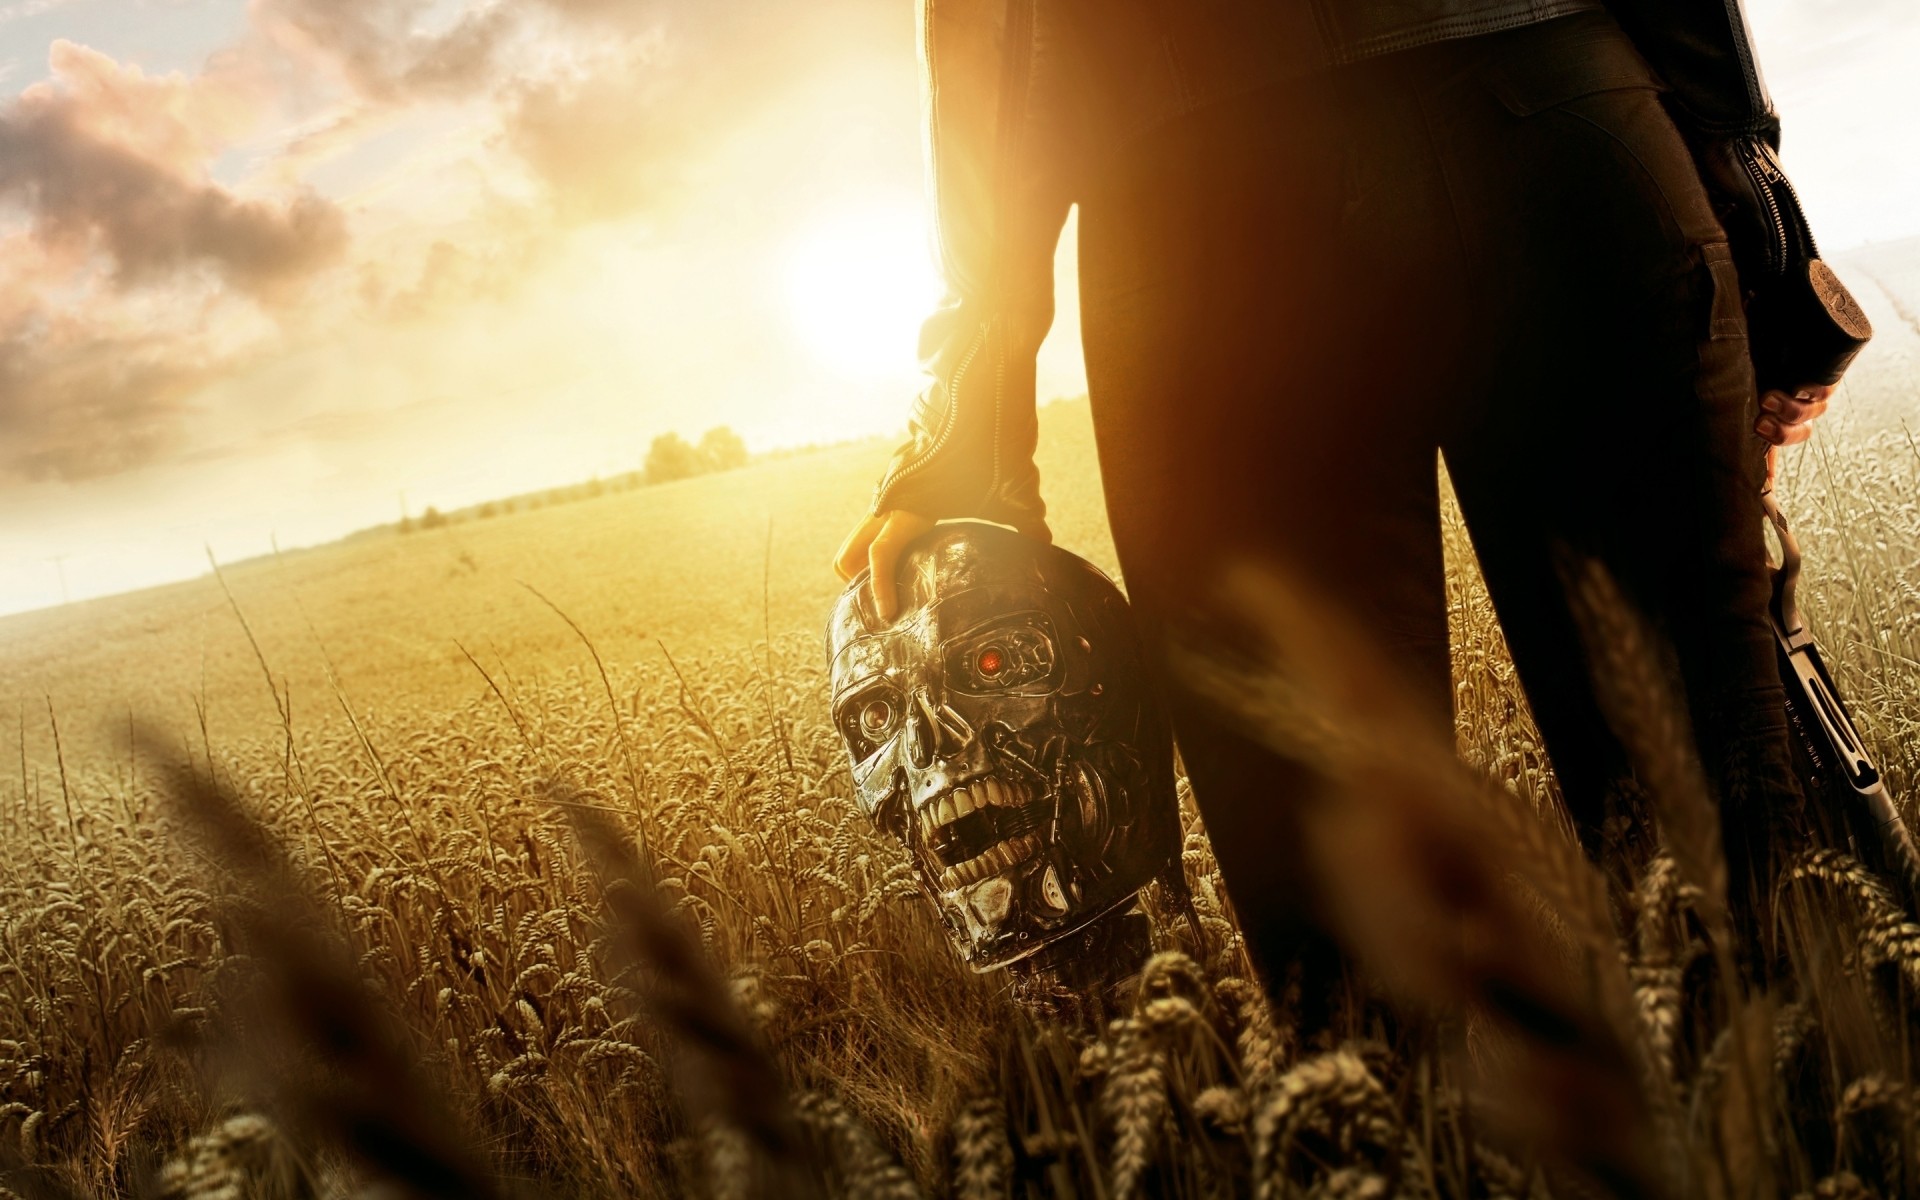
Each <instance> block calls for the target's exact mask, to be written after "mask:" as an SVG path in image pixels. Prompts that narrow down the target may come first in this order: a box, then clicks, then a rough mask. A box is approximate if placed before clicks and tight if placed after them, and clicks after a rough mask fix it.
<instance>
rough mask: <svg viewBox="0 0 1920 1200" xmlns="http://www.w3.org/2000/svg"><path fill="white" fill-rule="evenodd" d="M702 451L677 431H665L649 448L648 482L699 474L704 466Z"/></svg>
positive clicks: (669, 480)
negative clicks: (701, 458)
mask: <svg viewBox="0 0 1920 1200" xmlns="http://www.w3.org/2000/svg"><path fill="white" fill-rule="evenodd" d="M703 465H704V464H703V463H702V462H701V461H700V452H699V451H698V450H696V449H694V448H693V446H692V444H691V443H689V442H688V441H687V439H685V438H683V437H681V436H680V435H679V434H677V433H663V434H661V435H660V436H659V437H657V438H654V439H653V445H652V446H650V447H648V449H647V466H646V471H647V482H648V483H671V482H672V481H673V480H676V479H685V478H687V477H688V476H689V475H698V474H699V473H700V471H701V469H702V467H703Z"/></svg>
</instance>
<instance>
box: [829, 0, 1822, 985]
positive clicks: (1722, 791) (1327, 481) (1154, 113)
mask: <svg viewBox="0 0 1920 1200" xmlns="http://www.w3.org/2000/svg"><path fill="white" fill-rule="evenodd" d="M920 48H921V53H922V58H923V65H924V76H923V77H924V83H925V101H926V113H927V122H928V125H927V135H928V142H927V145H928V154H929V157H930V168H931V181H932V188H933V195H934V198H935V202H936V207H937V219H938V248H939V254H940V261H941V265H942V268H943V271H944V276H945V280H946V283H947V286H948V297H947V299H946V301H945V302H944V304H943V306H942V307H941V308H940V309H939V311H938V312H937V313H936V314H935V315H934V316H933V318H932V319H931V320H930V321H928V323H927V324H926V327H925V330H924V333H923V337H922V346H921V349H922V353H923V357H924V360H925V363H926V365H927V368H928V370H929V373H930V374H931V376H932V382H931V384H930V385H929V386H928V387H927V389H926V391H925V392H924V394H922V395H921V396H920V398H919V400H918V402H917V404H916V405H915V406H914V409H913V413H912V422H911V428H910V436H909V439H908V441H907V442H906V444H904V445H903V446H901V447H900V448H899V450H898V451H897V452H896V453H895V455H894V456H893V458H892V461H891V463H890V464H889V466H888V468H887V470H886V472H885V475H884V477H883V478H882V479H881V481H880V483H879V486H878V488H877V489H876V491H875V494H874V498H873V504H872V509H871V513H870V515H869V516H867V517H866V519H864V520H863V521H862V522H861V523H860V525H859V526H858V528H856V529H855V530H854V531H853V532H852V533H851V534H850V536H849V537H848V538H847V539H846V542H845V544H844V545H843V546H842V547H841V549H840V551H839V554H838V556H837V560H836V565H837V568H838V570H839V571H840V572H841V574H842V575H843V576H844V577H851V576H852V575H853V574H855V573H857V571H858V570H859V569H860V568H862V567H863V566H870V567H871V569H872V587H873V591H874V598H875V602H876V604H877V605H878V607H879V609H880V611H881V612H882V614H883V615H890V614H891V613H892V612H893V610H894V606H895V604H896V600H895V596H894V568H895V565H896V564H897V562H898V558H899V555H900V553H901V551H902V548H903V547H904V546H905V545H906V544H908V543H909V542H911V541H912V540H913V539H914V538H915V537H917V536H919V535H920V534H922V533H924V532H925V531H926V530H928V529H929V528H930V527H931V526H932V524H933V523H935V522H936V521H939V520H942V519H946V518H959V517H972V518H981V519H985V520H988V521H995V522H1000V523H1003V524H1006V525H1010V526H1012V527H1013V528H1015V529H1017V530H1020V531H1022V532H1024V533H1026V534H1028V535H1029V536H1032V537H1035V538H1040V539H1046V538H1047V537H1048V536H1049V534H1048V529H1047V525H1046V519H1045V517H1046V509H1045V505H1044V503H1043V502H1042V500H1041V494H1040V480H1039V477H1038V473H1037V471H1036V469H1035V467H1034V462H1033V452H1034V448H1035V443H1036V438H1037V423H1036V416H1035V395H1034V386H1035V384H1034V358H1035V353H1036V351H1037V349H1038V347H1039V345H1040V343H1041V340H1042V338H1043V337H1044V336H1045V334H1046V332H1047V329H1048V327H1049V325H1050V323H1051V321H1052V316H1053V296H1052V271H1053V261H1054V252H1055V247H1056V243H1057V241H1058V238H1059V236H1060V232H1061V229H1062V227H1063V224H1064V222H1065V219H1066V216H1067V214H1068V210H1069V208H1070V207H1071V206H1073V205H1076V204H1077V205H1078V206H1079V209H1080V225H1079V238H1080V242H1079V259H1080V272H1081V322H1082V327H1083V332H1084V341H1085V355H1086V365H1087V379H1088V384H1089V389H1090V395H1091V405H1092V411H1093V421H1094V428H1095V433H1096V437H1097V442H1098V447H1099V456H1100V464H1101V468H1102V472H1103V475H1104V480H1105V489H1106V502H1107V510H1108V516H1109V519H1110V522H1111V525H1112V531H1113V538H1114V544H1115V548H1116V550H1117V552H1118V555H1119V560H1120V564H1121V567H1122V571H1123V573H1124V577H1125V580H1126V583H1127V587H1128V591H1129V594H1130V596H1131V599H1132V602H1133V604H1134V608H1135V612H1136V616H1137V619H1138V621H1139V624H1140V628H1141V631H1142V634H1143V637H1144V639H1145V641H1146V643H1147V645H1148V647H1149V648H1150V652H1151V653H1153V654H1157V655H1158V656H1159V663H1160V670H1161V671H1162V674H1163V678H1162V686H1163V687H1164V688H1165V692H1166V695H1167V696H1168V698H1169V701H1170V704H1171V707H1172V711H1173V716H1174V722H1175V728H1176V731H1177V735H1178V740H1179V744H1180V748H1181V753H1182V756H1183V759H1184V761H1185V764H1186V767H1187V769H1188V772H1189V776H1190V779H1191V782H1192V785H1193V790H1194V797H1195V800H1196V802H1197V803H1198V805H1199V808H1200V811H1201V814H1202V816H1203V817H1204V819H1205V822H1206V826H1207V829H1208V832H1209V835H1210V838H1211V841H1212V844H1213V848H1214V853H1215V855H1216V856H1217V858H1218V861H1219V864H1220V868H1221V871H1222V873H1223V876H1224V878H1225V880H1226V883H1227V886H1228V889H1229V891H1230V893H1231V895H1232V898H1233V901H1234V904H1235V907H1236V909H1237V911H1238V913H1239V916H1240V918H1241V921H1242V924H1243V926H1244V928H1245V930H1246V934H1247V937H1248V940H1249V944H1250V946H1251V948H1252V950H1253V953H1254V957H1255V959H1256V961H1257V962H1258V963H1259V964H1260V965H1261V967H1262V969H1263V970H1264V971H1265V973H1266V975H1267V978H1268V980H1269V983H1270V985H1271V983H1272V981H1273V979H1274V977H1275V973H1276V970H1277V969H1278V968H1280V967H1282V966H1284V965H1285V964H1286V963H1288V962H1289V961H1291V960H1293V959H1294V958H1296V957H1298V956H1300V955H1301V954H1302V953H1309V954H1311V953H1312V951H1313V948H1314V947H1316V946H1319V947H1321V948H1323V949H1324V943H1323V942H1321V941H1320V940H1319V939H1318V935H1316V934H1315V933H1314V932H1313V931H1314V930H1316V929H1317V928H1319V927H1320V922H1319V920H1318V919H1317V916H1316V913H1315V893H1316V888H1315V885H1314V883H1313V879H1312V868H1311V864H1309V863H1306V862H1302V861H1300V856H1299V852H1298V850H1297V846H1298V844H1299V839H1298V838H1297V837H1296V836H1295V835H1294V832H1293V830H1294V829H1295V827H1296V822H1297V819H1298V806H1299V805H1300V804H1301V803H1305V802H1307V798H1309V797H1311V795H1312V793H1313V790H1314V784H1315V780H1314V777H1313V773H1312V771H1311V769H1310V768H1309V767H1308V766H1306V765H1305V764H1302V763H1298V762H1293V761H1289V760H1287V759H1285V758H1283V757H1281V756H1279V755H1277V754H1275V753H1273V752H1272V751H1270V750H1267V749H1265V748H1263V747H1262V746H1260V745H1257V744H1255V742H1253V741H1252V740H1251V739H1249V738H1248V737H1246V736H1243V735H1242V734H1241V733H1239V732H1237V731H1236V730H1235V729H1234V728H1233V727H1232V724H1231V722H1229V721H1226V720H1223V719H1222V717H1221V715H1220V714H1219V713H1218V712H1217V711H1214V710H1212V709H1210V707H1209V706H1208V704H1207V703H1205V702H1204V701H1203V700H1202V699H1201V698H1200V697H1198V696H1197V695H1195V694H1193V693H1192V692H1191V691H1190V690H1188V689H1187V688H1185V687H1184V686H1183V685H1182V684H1181V682H1180V680H1179V678H1178V677H1177V675H1175V674H1173V673H1171V672H1167V671H1166V670H1165V662H1166V652H1167V649H1168V647H1169V646H1170V645H1172V644H1173V643H1174V642H1175V641H1176V640H1178V639H1181V638H1184V637H1187V636H1188V635H1189V634H1191V632H1192V631H1193V630H1195V629H1197V628H1202V627H1204V623H1205V621H1206V612H1205V608H1206V603H1207V601H1208V599H1209V597H1210V593H1211V588H1212V585H1213V584H1214V583H1215V582H1216V581H1217V580H1218V579H1219V578H1220V577H1221V576H1222V575H1223V573H1224V572H1225V571H1226V570H1227V568H1228V567H1229V566H1230V565H1231V564H1235V563H1241V562H1247V561H1251V562H1255V563H1266V564H1269V565H1271V566H1273V567H1275V568H1278V569H1279V570H1280V571H1281V572H1282V573H1283V574H1285V575H1286V576H1287V577H1289V578H1292V579H1296V580H1299V581H1300V582H1302V583H1304V584H1306V585H1309V586H1311V587H1313V588H1314V589H1316V590H1317V591H1318V592H1319V593H1320V594H1321V595H1322V596H1323V597H1325V598H1327V599H1330V600H1331V601H1333V602H1334V603H1336V604H1338V605H1340V606H1341V607H1342V608H1343V609H1344V610H1345V611H1346V612H1347V613H1349V614H1350V615H1352V616H1353V617H1354V618H1355V619H1356V620H1357V621H1359V622H1360V623H1361V624H1362V625H1363V626H1364V628H1365V629H1366V630H1367V631H1369V632H1370V633H1371V634H1372V635H1373V637H1374V638H1375V639H1376V640H1377V641H1378V642H1379V643H1380V644H1381V645H1382V646H1383V647H1384V648H1386V649H1388V650H1389V651H1390V652H1391V653H1392V654H1394V655H1395V656H1396V657H1397V659H1398V660H1399V661H1400V662H1401V663H1402V664H1404V666H1405V669H1406V673H1407V676H1408V678H1409V679H1410V680H1411V681H1412V683H1413V685H1414V686H1415V687H1416V688H1418V689H1420V690H1421V693H1422V694H1423V695H1424V696H1425V697H1426V699H1427V700H1428V701H1429V702H1430V711H1431V716H1432V719H1433V720H1434V722H1435V723H1436V725H1435V728H1436V730H1446V729H1448V728H1450V715H1449V714H1450V704H1451V681H1450V671H1449V656H1448V644H1447V637H1448V634H1447V616H1446V605H1445V591H1444V580H1443V569H1442V550H1441V539H1440V532H1439V518H1438V512H1439V509H1438V504H1439V500H1438V484H1437V480H1436V470H1435V454H1436V451H1438V452H1441V453H1443V454H1444V457H1445V461H1446V465H1447V469H1448V472H1449V475H1450V477H1451V479H1452V482H1453V486H1454V488H1455V490H1456V493H1457V495H1458V497H1459V500H1460V503H1461V506H1462V509H1463V511H1464V513H1465V516H1466V520H1467V524H1468V528H1469V530H1470V532H1471V535H1472V537H1473V540H1474V544H1475V547H1476V549H1477V551H1478V554H1479V557H1480V562H1481V566H1482V569H1483V571H1484V573H1485V576H1486V579H1487V583H1488V586H1489V588H1490V589H1491V593H1492V596H1493V599H1494V602H1495V607H1496V609H1497V611H1498V614H1499V617H1500V620H1501V624H1502V627H1503V629H1504V631H1505V634H1506V637H1507V640H1508V642H1509V644H1510V646H1511V648H1512V651H1513V655H1514V658H1515V661H1516V663H1517V665H1518V669H1519V673H1520V678H1521V681H1522V683H1523V685H1524V687H1525V690H1526V693H1527V696H1528V698H1529V701H1530V703H1531V705H1532V707H1533V710H1534V713H1535V715H1536V717H1537V720H1538V723H1539V726H1540V728H1541V730H1542V733H1543V736H1544V737H1545V739H1546V743H1547V748H1548V751H1549V753H1550V754H1551V756H1552V759H1553V763H1554V766H1555V768H1556V771H1557V774H1558V776H1559V779H1560V782H1561V785H1562V788H1563V792H1564V795H1565V799H1566V803H1567V806H1568V808H1569V811H1570V815H1571V817H1572V819H1573V823H1574V826H1575V828H1576V829H1577V830H1578V831H1579V833H1580V836H1581V838H1582V840H1583V842H1584V843H1585V844H1586V845H1587V847H1588V849H1589V851H1590V853H1594V854H1596V855H1597V854H1600V853H1601V850H1602V843H1603V838H1602V830H1603V828H1606V827H1607V826H1608V818H1609V816H1610V814H1613V813H1615V812H1616V811H1618V810H1620V807H1621V796H1622V794H1623V789H1627V788H1629V786H1630V785H1629V784H1628V783H1627V781H1628V780H1629V779H1630V775H1631V772H1630V770H1629V769H1628V767H1627V765H1626V757H1625V753H1624V750H1623V748H1622V747H1621V745H1620V744H1619V742H1618V741H1617V740H1616V739H1615V737H1614V736H1613V734H1612V733H1611V732H1610V731H1609V730H1608V727H1607V723H1606V721H1605V720H1604V719H1603V716H1602V714H1601V712H1600V707H1599V704H1598V702H1597V700H1596V692H1595V680H1594V678H1593V675H1592V673H1591V670H1590V668H1589V665H1588V659H1587V656H1586V654H1585V653H1584V650H1583V647H1582V645H1581V641H1580V637H1579V633H1578V620H1577V617H1578V613H1577V611H1576V607H1575V604H1574V602H1573V601H1572V599H1571V598H1570V597H1569V595H1568V593H1567V590H1566V588H1565V587H1564V586H1563V584H1562V580H1561V577H1560V575H1559V573H1558V571H1557V570H1556V558H1557V556H1559V555H1561V554H1564V553H1565V552H1568V551H1571V552H1572V553H1574V554H1576V555H1579V556H1583V557H1587V558H1591V559H1595V560H1598V561H1599V562H1600V563H1601V564H1603V565H1604V566H1605V567H1606V569H1607V570H1608V571H1609V572H1610V573H1611V574H1612V576H1613V577H1614V578H1615V580H1616V581H1617V582H1618V583H1619V584H1620V586H1621V588H1622V589H1623V590H1624V592H1625V593H1626V594H1627V596H1628V597H1630V599H1631V600H1632V602H1633V603H1634V604H1635V605H1636V606H1637V607H1638V608H1639V609H1640V610H1641V611H1642V612H1643V613H1644V614H1646V615H1647V616H1648V617H1649V618H1651V620H1652V621H1653V622H1654V626H1655V628H1657V629H1658V630H1659V632H1660V635H1661V637H1663V638H1664V639H1665V642H1666V648H1667V649H1668V650H1670V652H1671V657H1672V661H1673V663H1674V664H1675V667H1676V674H1677V677H1678V679H1679V680H1680V681H1681V682H1682V684H1683V686H1684V692H1685V696H1686V703H1687V706H1688V709H1689V710H1690V713H1691V717H1692V720H1693V726H1694V734H1695V736H1696V738H1697V739H1698V744H1699V747H1700V751H1701V757H1702V761H1703V763H1704V765H1705V767H1706V769H1707V774H1708V776H1709V778H1710V780H1711V783H1712V785H1713V787H1714V789H1715V791H1716V793H1717V798H1718V800H1719V803H1720V805H1721V812H1722V816H1723V826H1724V827H1725V829H1726V830H1727V842H1728V852H1729V859H1730V862H1731V864H1732V867H1733V874H1734V892H1735V898H1736V902H1737V901H1738V900H1739V899H1740V898H1741V895H1742V892H1743V890H1744V891H1745V892H1746V894H1748V895H1751V894H1752V889H1754V888H1763V887H1764V886H1765V885H1766V883H1767V882H1768V880H1769V879H1770V875H1769V873H1768V865H1767V859H1768V850H1769V847H1770V846H1772V845H1775V844H1777V838H1778V837H1779V836H1781V835H1782V833H1783V831H1784V830H1786V829H1787V828H1789V827H1791V826H1793V824H1794V822H1795V821H1796V820H1797V819H1798V812H1799V809H1800V808H1801V806H1802V805H1803V800H1802V798H1801V796H1800V790H1799V785H1798V783H1797V781H1796V779H1795V777H1794V774H1793V770H1792V765H1791V758H1790V753H1789V746H1788V742H1787V727H1786V718H1785V710H1784V697H1783V692H1782V689H1781V684H1780V678H1779V675H1778V673H1777V668H1776V665H1775V659H1774V648H1773V644H1772V640H1771V633H1770V630H1769V626H1768V620H1767V615H1766V604H1767V600H1768V574H1767V564H1766V558H1765V549H1764V546H1763V542H1762V527H1761V522H1760V520H1759V516H1758V507H1757V505H1758V499H1757V498H1758V493H1759V492H1760V490H1761V487H1762V484H1763V482H1764V481H1765V480H1766V479H1767V478H1768V477H1769V475H1770V471H1771V464H1772V453H1773V448H1774V447H1778V446H1782V445H1787V444H1791V443H1794V442H1798V441H1800V440H1803V439H1804V438H1805V437H1806V436H1807V435H1808V433H1809V422H1810V421H1811V420H1812V419H1813V418H1814V417H1816V416H1818V415H1819V414H1820V413H1821V411H1822V410H1823V409H1824V408H1825V407H1826V404H1827V401H1828V397H1829V395H1830V393H1831V390H1832V389H1831V387H1830V386H1824V385H1819V384H1816V383H1814V382H1813V381H1812V376H1810V375H1808V374H1805V373H1799V372H1798V368H1797V367H1795V366H1794V365H1793V364H1791V363H1785V362H1776V361H1774V359H1773V358H1771V357H1770V356H1769V354H1768V347H1767V346H1765V345H1762V344H1761V342H1760V341H1759V340H1750V339H1749V336H1748V324H1747V320H1746V314H1745V311H1744V301H1745V299H1746V298H1747V297H1748V296H1749V295H1751V294H1752V293H1754V292H1756V291H1757V290H1760V289H1762V288H1764V287H1765V286H1767V285H1768V284H1769V283H1770V282H1771V281H1773V280H1775V279H1780V278H1785V277H1788V276H1790V275H1791V274H1792V273H1793V272H1794V271H1796V270H1798V271H1804V270H1805V268H1806V264H1807V263H1808V262H1809V261H1810V260H1811V259H1812V258H1813V257H1814V254H1815V252H1814V246H1813V239H1812V237H1811V236H1810V234H1809V233H1808V231H1807V227H1806V224H1805V222H1804V220H1803V218H1802V216H1801V213H1800V210H1799V207H1798V205H1797V203H1795V202H1794V199H1793V193H1792V189H1791V187H1790V186H1789V185H1788V184H1787V183H1786V177H1785V175H1784V174H1783V173H1782V172H1781V171H1780V169H1779V164H1778V160H1777V159H1776V157H1775V150H1776V148H1777V146H1778V140H1779V122H1778V120H1777V118H1776V116H1775V113H1774V111H1773V108H1772V106H1771V103H1770V101H1769V99H1768V96H1767V94H1766V91H1765V88H1764V86H1763V84H1762V81H1761V76H1760V73H1759V69H1758V67H1757V65H1756V63H1755V58H1754V51H1753V47H1752V45H1751V42H1750V38H1749V33H1748V29H1747V26H1746V24H1745V21H1744V18H1743V15H1742V12H1741V10H1740V6H1739V0H1395V2H1392V3H1388V2H1386V0H1119V2H1115V0H1100V2H1097V3H1096V2H1095V0H926V2H925V3H924V5H923V9H922V14H921V27H920ZM1756 359H1758V361H1759V362H1760V363H1761V372H1762V373H1761V374H1759V375H1757V374H1756V366H1755V363H1756ZM1615 824H1616V825H1617V821H1616V822H1615Z"/></svg>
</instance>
